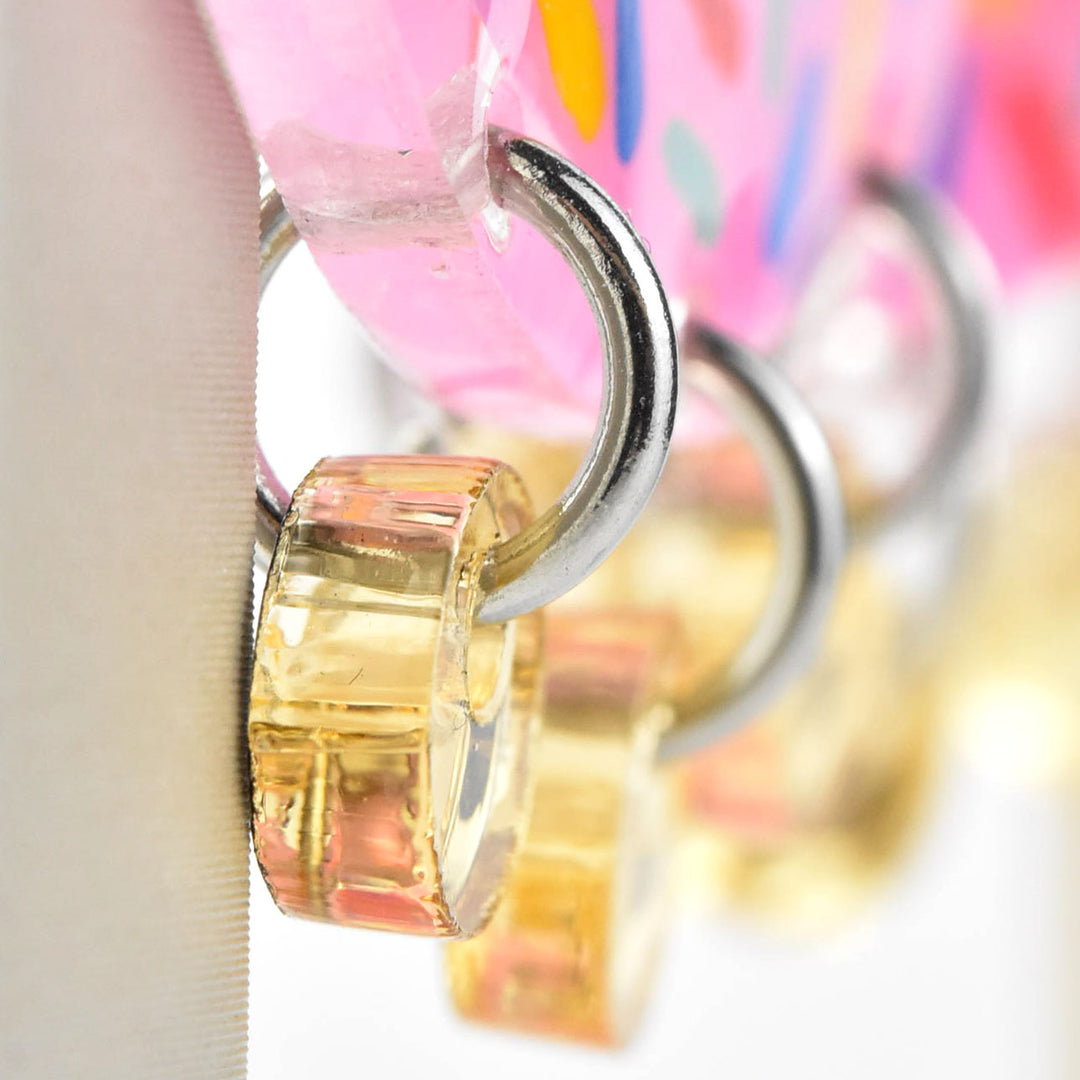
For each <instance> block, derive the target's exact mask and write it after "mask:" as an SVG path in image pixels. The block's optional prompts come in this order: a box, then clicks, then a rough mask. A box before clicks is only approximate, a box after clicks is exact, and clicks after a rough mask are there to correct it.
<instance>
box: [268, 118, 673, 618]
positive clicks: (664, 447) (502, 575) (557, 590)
mask: <svg viewBox="0 0 1080 1080" xmlns="http://www.w3.org/2000/svg"><path fill="white" fill-rule="evenodd" d="M487 164H488V174H489V177H490V182H491V191H492V195H493V197H494V199H495V201H496V202H497V203H498V204H499V205H500V206H502V207H504V208H505V209H507V210H509V211H510V212H512V213H514V214H516V215H517V216H519V217H521V218H523V219H525V220H526V221H527V222H529V223H530V224H532V225H533V226H534V227H536V228H537V229H538V230H539V231H540V232H541V233H542V234H543V235H544V236H546V237H547V238H548V239H549V240H551V242H552V243H553V244H554V245H555V247H556V248H557V249H558V250H559V251H560V252H561V253H562V255H563V257H564V258H565V259H566V261H567V262H568V263H569V264H570V266H571V268H572V269H573V271H574V273H575V274H576V276H577V278H578V280H579V281H580V282H581V285H582V287H583V288H584V290H585V293H586V296H587V297H588V299H589V303H590V305H591V307H592V309H593V313H594V315H595V316H596V321H597V325H598V327H599V330H600V338H601V344H602V347H603V356H604V397H603V404H602V407H601V410H600V418H599V421H598V423H597V427H596V431H595V434H594V436H593V440H592V444H591V445H590V448H589V451H588V453H587V454H586V457H585V460H584V462H583V463H582V465H581V468H580V469H579V470H578V472H577V474H576V476H575V477H574V479H573V480H572V481H571V482H570V485H569V487H568V488H567V489H566V491H565V492H564V493H563V495H562V496H561V497H560V498H559V500H558V501H557V502H556V503H555V504H554V505H553V506H552V507H551V508H550V509H548V510H547V511H546V512H544V513H543V514H541V515H540V516H539V517H538V518H537V519H536V520H535V521H534V522H533V523H532V524H531V525H530V526H529V527H528V528H526V529H523V530H522V531H521V532H520V533H518V534H517V535H516V536H512V537H509V538H507V539H506V540H504V541H501V542H500V543H499V544H497V545H495V547H493V548H492V550H491V552H490V553H489V555H488V558H487V561H486V563H485V567H484V574H483V577H482V579H481V582H482V586H483V588H484V591H485V593H486V595H485V597H484V599H483V600H482V601H481V604H480V606H479V609H478V611H477V618H479V619H480V620H481V621H483V622H504V621H506V620H508V619H512V618H513V617H514V616H516V615H522V614H524V613H525V612H527V611H532V610H534V609H535V608H538V607H542V606H543V605H545V604H548V603H550V602H551V601H552V600H555V599H557V598H558V597H559V596H561V595H562V594H563V593H565V592H567V591H568V590H569V589H571V588H572V587H573V586H574V585H576V584H577V583H578V582H579V581H581V580H582V579H583V578H585V577H586V576H587V575H588V574H589V573H591V571H592V570H594V569H595V568H596V567H597V566H598V565H599V564H600V563H601V562H603V560H604V559H605V558H607V556H608V555H609V554H610V553H611V551H612V550H613V549H614V548H615V547H616V545H617V544H618V543H619V541H621V540H622V538H623V537H624V536H625V535H626V533H627V532H628V531H629V529H630V527H631V526H632V525H633V524H634V522H635V521H636V520H637V518H638V516H639V515H640V513H641V511H642V510H643V509H644V508H645V505H646V503H647V502H648V501H649V496H650V495H651V494H652V492H653V489H654V488H655V486H656V482H657V480H658V479H659V477H660V471H661V469H662V468H663V465H664V461H665V460H666V458H667V451H668V446H669V445H670V442H671V433H672V430H673V428H674V424H675V404H676V396H677V386H678V370H677V368H678V363H677V360H678V357H677V349H676V341H675V330H674V327H673V325H672V321H671V315H670V312H669V311H668V305H667V299H666V297H665V295H664V291H663V287H662V286H661V284H660V279H659V277H658V276H657V273H656V270H655V268H654V266H653V263H652V259H651V258H650V256H649V253H648V251H647V250H646V248H645V245H644V244H643V243H642V241H641V239H640V237H638V235H637V233H636V232H635V231H634V228H633V226H632V225H631V224H630V222H629V220H628V219H627V217H626V216H625V215H624V214H623V212H622V211H621V210H620V209H619V208H618V206H616V205H615V203H614V202H612V200H611V199H610V198H609V197H608V196H607V195H606V194H605V193H604V192H603V191H602V190H601V189H600V188H599V187H597V185H596V184H595V183H593V181H592V180H590V179H589V177H588V176H586V175H585V174H584V173H582V172H581V170H579V169H578V168H576V167H575V166H574V165H572V164H571V163H570V162H568V161H566V160H565V159H564V158H562V157H560V156H559V155H558V154H556V153H554V152H553V151H552V150H550V149H548V148H547V147H545V146H542V145H540V144H539V143H536V142H533V141H532V140H530V139H525V138H521V137H520V136H517V135H513V134H510V133H508V132H505V131H502V130H500V129H492V130H491V132H490V133H489V140H488V156H487ZM260 218H261V232H262V236H261V252H262V260H261V268H260V274H259V281H260V286H261V288H265V287H266V284H267V282H269V280H270V278H271V277H272V276H273V273H274V271H275V270H276V269H277V267H278V265H280V263H281V260H282V259H283V258H284V256H285V254H286V253H287V252H288V250H289V249H290V248H291V247H292V245H293V244H294V243H295V242H296V239H297V234H296V230H295V227H294V226H293V224H292V222H291V221H290V220H289V217H288V213H287V212H286V210H285V208H284V205H283V204H282V202H281V198H280V196H279V195H278V193H277V192H276V191H272V192H268V193H267V194H266V195H265V196H264V198H263V200H262V206H261V215H260ZM255 486H256V499H257V504H258V510H259V514H258V516H259V533H260V536H264V535H268V534H269V530H270V529H271V528H272V529H273V535H274V536H275V537H276V534H277V528H278V526H279V525H280V522H281V521H282V519H283V518H284V515H285V511H286V510H287V508H288V503H289V500H288V496H287V493H285V491H284V489H283V488H282V486H281V484H280V483H278V481H277V479H276V477H275V476H274V473H273V471H272V470H271V469H270V467H269V465H268V464H267V462H266V460H265V458H263V456H262V454H261V453H260V454H259V458H258V468H257V469H256V484H255Z"/></svg>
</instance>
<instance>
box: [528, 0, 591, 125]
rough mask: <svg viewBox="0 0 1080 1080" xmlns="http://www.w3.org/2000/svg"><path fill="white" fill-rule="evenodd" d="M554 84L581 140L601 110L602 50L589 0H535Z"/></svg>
mask: <svg viewBox="0 0 1080 1080" xmlns="http://www.w3.org/2000/svg"><path fill="white" fill-rule="evenodd" d="M536 2H537V7H538V8H539V9H540V18H541V20H542V22H543V26H544V38H545V40H546V41H547V47H548V58H549V61H550V63H551V74H552V76H553V77H554V79H555V87H556V89H557V90H558V91H559V97H560V98H561V99H562V103H563V105H565V106H566V111H567V112H568V113H570V115H571V116H572V117H573V118H574V123H575V124H577V129H578V131H579V132H581V135H582V137H583V138H585V139H593V138H595V137H596V133H597V131H599V130H600V119H601V117H602V116H603V113H604V52H603V48H602V47H601V44H600V27H599V25H598V24H597V21H596V12H595V11H594V10H593V6H592V4H591V3H590V0H536Z"/></svg>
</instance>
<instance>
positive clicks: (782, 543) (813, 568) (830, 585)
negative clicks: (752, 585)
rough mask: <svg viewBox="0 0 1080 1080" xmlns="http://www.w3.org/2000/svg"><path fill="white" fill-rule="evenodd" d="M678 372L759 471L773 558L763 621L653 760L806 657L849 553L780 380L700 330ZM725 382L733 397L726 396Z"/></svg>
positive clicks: (692, 745) (761, 701)
mask: <svg viewBox="0 0 1080 1080" xmlns="http://www.w3.org/2000/svg"><path fill="white" fill-rule="evenodd" d="M682 348H683V373H684V378H685V379H687V380H688V381H689V382H690V383H691V384H692V385H693V386H694V387H695V389H697V390H698V391H699V392H701V393H702V394H703V395H704V396H705V397H707V398H708V399H709V400H710V401H711V402H713V403H715V404H716V405H718V406H720V407H728V408H731V409H732V410H733V411H734V412H735V414H736V420H737V422H738V425H739V428H740V430H741V431H742V432H743V433H744V434H745V435H746V437H747V438H748V439H749V441H750V443H751V445H752V446H753V447H754V449H755V450H756V451H757V454H758V456H759V458H760V459H761V461H762V464H763V465H764V467H765V472H766V476H767V478H768V483H769V489H770V494H771V496H772V505H773V520H774V522H775V527H776V532H777V535H778V537H779V552H778V554H779V558H778V564H777V567H776V572H775V575H774V578H773V586H772V590H771V592H770V594H769V600H768V603H767V604H766V609H765V613H764V615H763V616H762V618H761V620H760V621H759V622H758V624H757V626H756V628H755V630H754V632H753V633H752V634H751V636H750V639H749V641H747V643H746V645H744V646H743V648H742V650H741V651H740V653H739V655H738V656H737V657H736V658H735V660H734V661H733V662H732V663H731V664H730V665H729V666H728V667H727V669H726V670H724V671H722V672H720V673H719V674H718V675H717V677H716V679H714V680H711V681H710V682H709V683H707V684H706V685H704V686H702V687H700V688H699V689H698V690H697V691H696V692H695V693H694V695H693V696H692V697H691V698H689V699H687V700H686V701H684V702H681V703H680V705H679V709H678V713H677V715H676V719H675V723H674V724H673V725H672V726H671V727H670V728H669V729H668V731H667V732H666V733H665V734H664V736H663V738H662V740H661V744H660V758H661V759H663V760H670V759H671V758H675V757H681V756H683V755H684V754H689V753H693V752H695V751H697V750H701V749H703V748H704V747H705V746H708V745H709V744H710V743H712V742H715V741H716V740H717V739H719V738H722V737H724V736H726V735H729V734H730V733H731V732H732V731H733V730H735V729H736V728H737V727H739V726H740V725H741V724H744V723H746V722H747V721H748V720H751V719H753V718H754V717H755V716H757V715H758V714H759V713H760V712H761V711H762V709H763V708H764V707H765V706H766V705H767V704H769V703H770V702H771V701H772V700H773V699H774V698H775V697H776V695H777V694H778V693H780V691H781V690H783V689H784V687H785V686H787V685H788V683H790V682H791V681H792V680H793V679H794V678H795V677H796V676H798V675H799V674H800V673H801V672H802V671H803V669H804V668H805V667H806V665H807V664H808V663H809V661H810V660H811V659H812V658H813V655H814V652H815V649H816V647H817V645H818V643H819V641H820V639H821V635H822V632H823V630H824V628H825V623H826V619H827V618H828V614H829V610H830V607H831V604H832V598H833V594H834V591H835V587H836V581H837V578H838V576H839V573H840V568H841V566H842V564H843V561H844V554H845V551H846V547H847V530H846V525H845V514H844V500H843V494H842V492H841V489H840V480H839V477H838V475H837V471H836V465H835V463H834V461H833V456H832V453H831V451H830V449H829V445H828V442H827V440H826V438H825V434H824V432H823V431H822V430H821V427H820V425H819V424H818V422H817V420H816V419H815V418H814V416H813V414H812V413H811V412H810V409H809V407H808V406H807V405H806V404H805V403H804V402H803V400H802V398H801V397H800V396H799V395H798V394H797V393H796V391H795V390H794V388H793V387H792V386H791V384H790V383H789V382H788V380H787V378H786V377H785V376H784V375H782V374H781V373H780V371H778V370H777V368H776V367H775V365H773V364H770V363H768V362H766V361H764V360H763V359H761V358H760V357H757V356H754V355H753V354H751V353H749V352H748V351H746V350H745V349H742V348H740V347H739V346H738V345H736V344H735V343H734V342H733V341H731V340H730V339H728V338H726V337H724V336H722V335H721V334H718V333H716V332H714V331H712V330H709V329H707V328H705V327H703V326H701V325H697V324H693V323H692V324H690V325H689V326H688V327H687V329H686V332H685V333H684V335H683V342H682ZM730 383H733V384H734V386H735V389H736V391H737V392H736V393H735V394H731V393H729V392H726V391H727V389H728V385H729V384H730Z"/></svg>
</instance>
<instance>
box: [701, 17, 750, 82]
mask: <svg viewBox="0 0 1080 1080" xmlns="http://www.w3.org/2000/svg"><path fill="white" fill-rule="evenodd" d="M690 9H691V10H692V11H693V13H694V16H695V18H696V19H697V25H698V33H699V34H700V35H701V43H702V45H703V46H704V48H705V55H706V56H707V57H708V58H709V62H710V63H711V64H712V65H713V67H715V68H716V70H717V71H718V72H719V73H720V74H721V75H722V76H723V77H724V78H725V79H735V78H737V77H738V75H739V72H740V71H741V70H742V61H743V29H742V23H741V21H740V19H741V16H740V14H739V9H738V7H737V6H736V5H735V3H734V0H690Z"/></svg>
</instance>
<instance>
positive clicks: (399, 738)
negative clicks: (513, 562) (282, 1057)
mask: <svg viewBox="0 0 1080 1080" xmlns="http://www.w3.org/2000/svg"><path fill="white" fill-rule="evenodd" d="M530 519H531V509H530V506H529V503H528V500H527V497H526V495H525V493H524V490H523V488H522V485H521V483H520V481H519V479H518V477H517V475H516V474H515V473H513V472H512V471H511V470H510V469H508V468H506V467H505V466H503V465H500V464H498V463H496V462H492V461H487V460H482V459H470V458H431V457H411V458H410V457H404V458H403V457H367V458H339V459H326V460H324V461H322V462H320V463H319V464H318V465H317V466H316V467H315V468H314V469H313V470H312V472H311V473H310V474H309V475H308V477H307V478H306V479H305V480H304V482H303V483H302V484H301V485H300V487H299V488H298V489H297V491H296V493H295V495H294V496H293V501H292V505H291V507H290V509H289V512H288V515H287V517H286V519H285V522H284V524H283V526H282V529H281V534H280V538H279V540H278V544H277V548H276V550H275V553H274V558H273V562H272V565H271V569H270V573H269V576H268V578H267V584H266V591H265V594H264V596H263V604H262V613H261V616H260V620H259V629H258V636H257V640H256V646H255V666H254V672H253V677H252V686H251V707H250V715H249V725H248V735H249V740H250V749H251V768H252V781H253V799H254V822H253V833H254V845H255V853H256V856H257V857H258V860H259V865H260V867H261V868H262V872H263V875H264V877H265V879H266V882H267V885H268V886H269V888H270V891H271V893H272V894H273V896H274V899H275V901H276V902H277V904H278V906H279V907H280V908H281V909H282V910H283V911H285V912H288V913H290V914H294V915H302V916H306V917H309V918H314V919H323V920H328V921H331V922H337V923H346V924H350V925H357V926H369V927H377V928H382V929H389V930H396V931H400V932H405V933H416V934H428V935H439V936H448V937H454V936H460V935H468V934H472V933H475V932H476V931H477V930H479V929H480V927H481V926H482V925H483V923H484V920H485V919H486V918H487V916H488V914H489V912H490V909H491V907H492V904H493V901H494V897H495V895H496V892H497V889H498V888H499V886H500V884H501V881H502V878H503V874H504V870H505V866H506V862H507V858H508V856H509V855H510V853H511V851H512V850H513V848H514V846H515V842H516V839H517V836H518V833H519V829H520V826H521V823H522V818H523V814H524V809H525V807H524V803H525V799H526V792H527V784H526V779H527V777H526V750H527V747H528V743H529V738H530V732H531V729H532V727H533V725H534V722H535V718H536V714H537V707H538V692H539V686H538V669H537V664H538V657H539V652H540V644H541V643H540V636H541V623H540V618H539V616H537V615H530V616H526V617H523V618H520V619H517V620H515V621H514V622H512V623H507V624H502V625H483V624H480V623H474V621H473V612H474V610H475V607H476V604H477V601H478V598H479V591H478V583H479V579H480V573H481V568H482V566H483V562H484V558H485V555H486V553H487V551H488V550H489V549H490V548H491V546H492V545H493V544H495V543H496V542H498V541H499V540H501V539H504V538H506V537H507V536H510V535H512V534H513V533H516V532H517V531H519V530H520V529H521V528H522V527H523V526H524V525H525V524H527V523H528V521H529V520H530Z"/></svg>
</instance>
